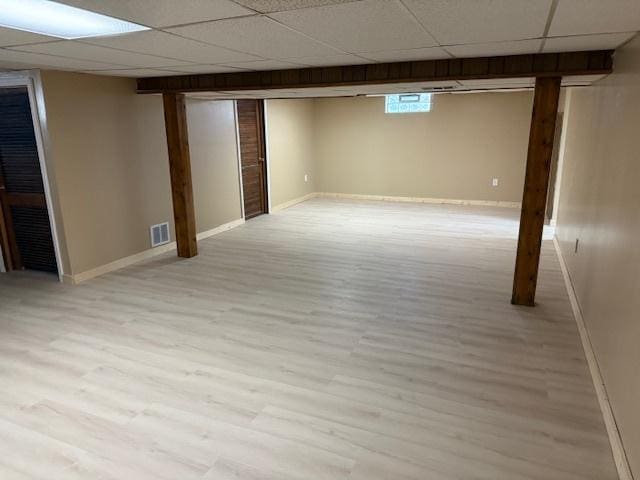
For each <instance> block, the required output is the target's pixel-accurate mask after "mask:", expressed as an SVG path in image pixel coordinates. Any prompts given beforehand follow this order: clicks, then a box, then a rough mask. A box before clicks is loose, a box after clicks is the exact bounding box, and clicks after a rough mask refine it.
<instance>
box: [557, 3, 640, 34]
mask: <svg viewBox="0 0 640 480" xmlns="http://www.w3.org/2000/svg"><path fill="white" fill-rule="evenodd" d="M634 30H640V1H638V0H606V1H603V0H560V3H559V4H558V8H557V9H556V13H555V15H554V16H553V20H552V21H551V26H550V28H549V36H552V37H561V36H565V35H584V34H588V33H617V32H631V31H634Z"/></svg>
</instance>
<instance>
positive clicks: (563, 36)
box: [545, 30, 639, 43]
mask: <svg viewBox="0 0 640 480" xmlns="http://www.w3.org/2000/svg"><path fill="white" fill-rule="evenodd" d="M638 31H639V30H629V31H626V32H601V33H580V34H577V35H552V36H548V35H547V36H546V37H545V40H552V39H556V38H581V37H598V36H600V35H624V34H629V35H631V34H632V33H633V34H636V33H638ZM625 43H626V42H625Z"/></svg>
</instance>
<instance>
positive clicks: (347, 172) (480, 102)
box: [315, 92, 533, 202]
mask: <svg viewBox="0 0 640 480" xmlns="http://www.w3.org/2000/svg"><path fill="white" fill-rule="evenodd" d="M532 98H533V97H532V93H531V92H517V93H482V94H466V95H435V96H434V97H433V101H434V104H433V110H432V111H431V112H430V113H427V114H405V115H402V114H398V115H392V114H388V115H387V114H385V113H384V97H356V98H340V99H319V100H316V116H315V121H316V147H317V148H316V155H317V160H316V161H317V183H316V185H317V187H318V189H319V190H320V191H324V192H339V193H356V194H367V195H387V196H408V197H432V198H452V199H467V200H500V201H513V202H519V201H521V199H522V189H523V184H524V167H525V161H526V153H527V140H528V135H529V124H530V120H531V107H532ZM493 177H497V178H498V179H499V186H498V187H497V188H494V187H492V186H491V180H492V178H493Z"/></svg>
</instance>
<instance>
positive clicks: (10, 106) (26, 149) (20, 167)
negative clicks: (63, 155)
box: [0, 88, 57, 273]
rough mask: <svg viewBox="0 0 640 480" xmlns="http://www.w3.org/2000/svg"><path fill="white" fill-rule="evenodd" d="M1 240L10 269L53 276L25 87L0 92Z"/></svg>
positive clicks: (52, 256)
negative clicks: (50, 273) (36, 271)
mask: <svg viewBox="0 0 640 480" xmlns="http://www.w3.org/2000/svg"><path fill="white" fill-rule="evenodd" d="M0 208H1V209H2V215H1V217H2V219H1V220H0V236H1V237H2V246H3V252H4V256H5V263H6V264H7V265H6V266H7V267H8V270H18V269H22V268H26V269H29V270H41V271H45V272H52V273H56V272H57V266H56V257H55V252H54V247H53V238H52V235H51V226H50V223H49V214H48V212H47V206H46V200H45V194H44V184H43V181H42V173H41V171H40V162H39V159H38V149H37V147H36V138H35V133H34V130H33V123H32V118H31V108H30V106H29V95H28V93H27V90H26V88H0Z"/></svg>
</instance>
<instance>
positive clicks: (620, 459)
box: [553, 236, 633, 480]
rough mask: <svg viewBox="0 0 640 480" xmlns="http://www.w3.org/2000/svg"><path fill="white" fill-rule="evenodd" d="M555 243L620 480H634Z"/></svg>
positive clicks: (596, 361)
mask: <svg viewBox="0 0 640 480" xmlns="http://www.w3.org/2000/svg"><path fill="white" fill-rule="evenodd" d="M553 245H554V246H555V249H556V253H557V254H558V260H559V261H560V269H561V270H562V276H563V277H564V283H565V286H566V287H567V293H568V294H569V300H570V302H571V308H572V310H573V315H574V317H575V319H576V324H577V325H578V332H579V333H580V340H581V341H582V348H583V349H584V354H585V357H587V364H588V365H589V371H590V372H591V379H592V381H593V385H594V387H595V389H596V395H597V397H598V403H599V404H600V409H601V410H602V416H603V418H604V424H605V426H606V428H607V434H608V436H609V443H610V444H611V451H612V452H613V459H614V461H615V464H616V469H617V470H618V477H619V478H620V480H633V475H632V474H631V468H630V467H629V461H628V460H627V455H626V453H625V451H624V444H623V443H622V438H621V437H620V431H619V430H618V425H617V423H616V419H615V417H614V415H613V410H612V409H611V403H610V402H609V396H608V395H607V389H606V387H605V385H604V381H603V380H602V373H601V372H600V367H599V366H598V360H597V358H596V355H595V352H594V350H593V345H592V344H591V339H590V338H589V332H588V331H587V327H586V325H585V323H584V318H583V316H582V311H581V310H580V304H579V303H578V298H577V297H576V293H575V290H574V288H573V283H572V282H571V276H570V275H569V270H568V269H567V264H566V263H565V261H564V257H563V256H562V251H561V249H560V244H559V243H558V239H557V237H555V236H554V237H553Z"/></svg>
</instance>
